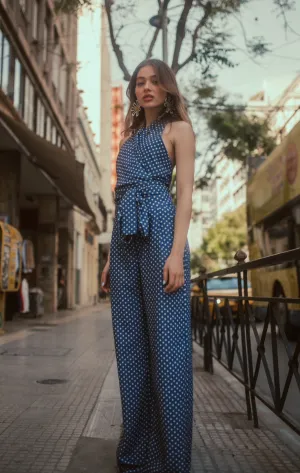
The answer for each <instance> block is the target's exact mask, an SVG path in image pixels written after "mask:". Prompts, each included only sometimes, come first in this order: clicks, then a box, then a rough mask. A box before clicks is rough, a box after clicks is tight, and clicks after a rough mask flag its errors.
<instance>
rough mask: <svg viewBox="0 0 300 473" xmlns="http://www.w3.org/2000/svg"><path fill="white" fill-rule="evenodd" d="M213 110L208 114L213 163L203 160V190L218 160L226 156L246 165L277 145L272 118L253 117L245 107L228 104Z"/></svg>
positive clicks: (199, 179) (199, 181)
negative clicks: (251, 158)
mask: <svg viewBox="0 0 300 473" xmlns="http://www.w3.org/2000/svg"><path fill="white" fill-rule="evenodd" d="M196 108H197V104H196ZM212 110H214V111H210V109H208V111H207V112H206V114H205V116H206V124H207V127H208V130H209V131H210V135H211V137H212V140H211V142H210V145H209V148H208V149H207V150H206V153H205V154H206V156H209V161H208V162H207V161H206V162H205V161H203V167H202V170H201V171H200V175H199V176H197V177H196V187H197V188H200V189H201V188H204V187H205V186H207V184H208V183H209V181H210V180H211V178H212V175H213V174H214V173H215V165H216V163H217V161H218V159H220V158H222V157H223V156H226V157H227V158H228V159H232V160H236V161H241V162H242V163H243V164H244V165H245V166H246V165H247V160H248V158H249V157H252V156H256V155H259V156H268V155H269V154H270V153H271V152H272V151H273V149H274V148H275V146H276V137H275V136H274V135H273V134H272V131H271V125H270V122H269V120H268V119H261V118H258V117H256V116H251V115H249V114H248V113H247V111H246V107H244V106H241V107H234V106H232V105H227V104H226V103H225V104H222V105H221V106H219V108H218V109H212ZM215 110H217V111H215Z"/></svg>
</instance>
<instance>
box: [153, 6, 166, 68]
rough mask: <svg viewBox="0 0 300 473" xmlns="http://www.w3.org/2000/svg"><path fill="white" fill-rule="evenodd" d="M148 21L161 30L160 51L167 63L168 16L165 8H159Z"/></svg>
mask: <svg viewBox="0 0 300 473" xmlns="http://www.w3.org/2000/svg"><path fill="white" fill-rule="evenodd" d="M149 23H150V25H151V26H154V27H155V28H159V29H161V30H162V53H163V60H164V62H166V63H168V23H170V18H168V17H167V12H166V10H162V9H161V10H160V11H159V13H158V15H154V16H152V17H151V18H150V20H149Z"/></svg>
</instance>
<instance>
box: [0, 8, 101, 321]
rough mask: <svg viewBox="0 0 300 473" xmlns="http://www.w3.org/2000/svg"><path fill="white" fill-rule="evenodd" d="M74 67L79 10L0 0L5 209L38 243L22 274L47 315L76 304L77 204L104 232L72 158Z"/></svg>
mask: <svg viewBox="0 0 300 473" xmlns="http://www.w3.org/2000/svg"><path fill="white" fill-rule="evenodd" d="M76 69H77V17H76V16H75V15H60V16H57V15H55V13H54V2H53V1H52V0H22V1H19V0H0V179H1V182H3V183H4V185H3V186H2V185H1V191H0V214H1V218H2V219H3V220H5V221H7V222H8V223H11V224H12V225H14V226H15V227H17V228H18V229H19V230H20V232H21V234H22V236H23V238H28V239H30V240H31V241H32V243H33V246H34V250H35V261H36V265H35V270H34V271H33V273H31V274H30V275H26V276H25V275H24V277H26V278H27V279H28V280H29V286H30V287H39V288H41V289H42V290H43V292H44V307H45V311H46V312H53V311H55V310H57V307H58V303H60V306H61V308H67V307H72V306H73V300H74V292H75V288H74V279H75V278H74V271H73V267H74V265H73V261H74V235H76V233H75V230H74V228H75V227H74V215H75V213H74V208H75V209H77V211H80V212H82V214H83V215H84V217H85V219H86V220H87V222H88V223H89V228H90V229H91V231H92V232H94V233H99V232H100V230H101V229H99V228H98V223H97V212H96V210H95V206H94V205H93V202H91V199H90V198H89V197H87V195H88V194H89V192H88V185H87V182H88V174H87V172H86V171H85V169H84V163H83V162H78V161H77V160H76V158H75V146H76V139H77V136H78V121H77V113H78V111H77V108H78V94H77V88H76ZM98 220H99V219H98ZM89 238H90V237H89ZM62 274H63V277H62ZM60 286H61V289H62V291H60V292H63V297H62V299H61V300H60V302H59V301H58V296H59V291H58V289H59V287H60Z"/></svg>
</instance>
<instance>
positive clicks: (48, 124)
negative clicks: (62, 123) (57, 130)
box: [45, 117, 52, 141]
mask: <svg viewBox="0 0 300 473" xmlns="http://www.w3.org/2000/svg"><path fill="white" fill-rule="evenodd" d="M51 127H52V124H51V118H50V117H47V119H46V133H45V136H46V140H48V141H51V129H52V128H51Z"/></svg>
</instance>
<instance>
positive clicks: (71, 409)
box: [0, 303, 300, 473]
mask: <svg viewBox="0 0 300 473" xmlns="http://www.w3.org/2000/svg"><path fill="white" fill-rule="evenodd" d="M44 322H45V324H44ZM18 324H19V326H18V327H17V324H16V325H15V326H14V327H13V325H14V323H13V324H12V325H11V326H10V328H9V333H8V334H7V335H4V336H3V337H0V386H1V388H0V403H1V409H0V471H1V473H26V472H27V473H84V472H86V473H115V468H114V466H115V449H116V445H117V440H118V437H119V435H120V423H121V405H120V396H119V387H118V379H117V371H116V361H115V355H114V347H113V336H112V326H111V314H110V306H109V303H103V304H101V305H99V306H97V307H94V308H92V309H89V310H83V311H76V312H74V313H70V312H68V313H66V314H60V315H59V316H57V317H54V316H52V317H47V318H42V319H41V320H34V321H33V320H30V321H22V322H21V323H18ZM202 367H203V360H202V356H201V350H200V349H198V347H195V352H194V401H195V404H194V433H193V454H192V455H193V462H192V473H219V472H220V473H221V472H222V473H229V472H230V473H252V472H253V473H254V472H255V473H269V472H272V473H273V472H274V473H275V472H276V473H277V472H278V473H290V472H294V473H296V472H299V471H300V438H298V437H297V436H296V435H295V434H292V433H291V432H290V431H289V429H288V428H287V427H285V426H284V424H282V422H281V421H279V420H277V419H276V418H275V416H273V414H272V413H269V412H268V411H267V410H266V409H263V408H260V412H259V415H260V429H254V428H253V425H252V423H251V422H249V421H248V420H247V418H246V415H245V402H244V397H243V389H242V387H241V386H240V385H239V384H238V383H237V382H235V381H233V378H232V377H231V376H230V375H229V374H228V373H227V372H226V371H224V370H223V369H222V368H221V367H219V366H218V364H217V363H215V374H214V375H210V374H208V373H205V372H204V371H203V369H202ZM43 380H46V382H47V380H48V382H49V383H54V382H55V380H57V381H58V382H59V384H40V383H38V382H37V381H43Z"/></svg>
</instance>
